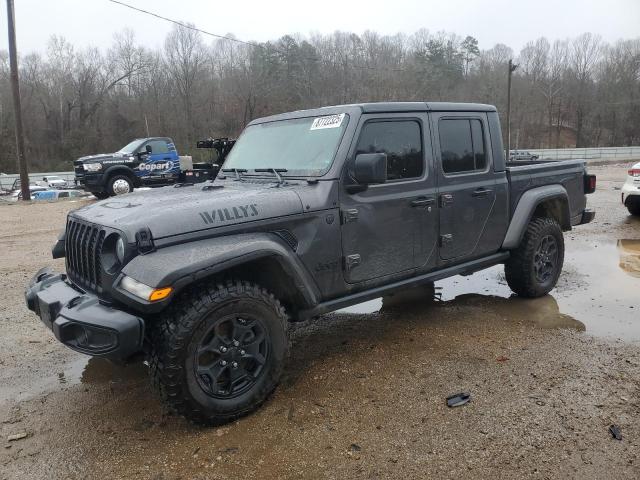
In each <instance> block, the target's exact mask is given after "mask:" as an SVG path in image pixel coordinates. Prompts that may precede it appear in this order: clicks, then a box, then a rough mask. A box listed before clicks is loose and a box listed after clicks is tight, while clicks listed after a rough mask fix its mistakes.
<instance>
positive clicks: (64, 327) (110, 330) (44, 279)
mask: <svg viewBox="0 0 640 480" xmlns="http://www.w3.org/2000/svg"><path fill="white" fill-rule="evenodd" d="M25 299H26V302H27V307H28V308H29V310H31V311H33V312H35V313H36V314H37V315H38V316H39V317H40V320H42V322H43V323H44V324H45V325H46V326H47V327H48V328H49V329H50V330H52V331H53V334H54V335H55V337H56V338H57V339H58V340H59V341H60V342H62V343H64V344H65V345H66V346H68V347H69V348H71V349H73V350H76V351H78V352H81V353H85V354H87V355H93V356H97V357H106V358H109V359H112V360H124V359H126V358H128V357H130V356H132V355H133V354H135V353H137V352H139V351H140V350H142V341H143V338H144V321H143V320H142V319H141V318H140V317H136V316H135V315H131V314H129V313H127V312H123V311H121V310H117V309H115V308H112V307H110V306H107V305H104V304H102V303H100V300H99V299H98V297H96V296H95V295H91V294H88V293H86V292H81V291H79V290H77V289H76V288H74V287H73V286H72V285H71V284H69V283H67V280H66V276H65V275H62V274H57V275H56V274H53V273H52V272H51V271H50V270H49V269H42V270H40V271H39V272H38V273H37V274H36V275H35V276H34V277H33V279H32V280H31V282H30V283H29V286H28V287H27V290H26V292H25Z"/></svg>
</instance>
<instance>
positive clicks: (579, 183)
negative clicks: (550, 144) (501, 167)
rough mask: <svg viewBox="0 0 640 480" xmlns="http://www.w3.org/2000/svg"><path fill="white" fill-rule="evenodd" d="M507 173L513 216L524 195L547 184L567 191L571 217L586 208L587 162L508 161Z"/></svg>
mask: <svg viewBox="0 0 640 480" xmlns="http://www.w3.org/2000/svg"><path fill="white" fill-rule="evenodd" d="M506 172H507V178H508V180H509V186H510V195H509V207H510V209H511V213H512V214H513V211H514V210H515V207H516V205H517V204H518V200H520V197H521V196H522V194H523V193H524V192H526V191H527V190H530V189H532V188H536V187H542V186H545V185H556V184H559V185H562V186H563V187H564V188H565V189H566V190H567V194H568V197H569V210H570V215H571V218H574V217H577V216H579V215H581V214H582V211H583V210H584V209H585V207H586V199H585V197H584V175H585V173H586V167H585V161H584V160H560V161H556V160H535V161H525V162H507V163H506Z"/></svg>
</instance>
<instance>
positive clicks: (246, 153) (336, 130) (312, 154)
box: [224, 113, 349, 177]
mask: <svg viewBox="0 0 640 480" xmlns="http://www.w3.org/2000/svg"><path fill="white" fill-rule="evenodd" d="M348 120H349V119H348V116H347V115H345V114H344V113H343V114H340V115H327V116H323V117H309V118H297V119H293V120H280V121H276V122H269V123H261V124H257V125H250V126H249V127H247V128H246V129H245V130H244V132H243V133H242V135H241V136H240V138H239V139H238V141H237V142H236V144H235V145H234V146H233V148H232V149H231V152H230V153H229V156H228V157H227V160H226V161H225V162H224V168H225V169H227V168H229V169H231V168H237V169H246V170H255V169H256V168H257V169H260V168H278V169H286V172H284V173H283V175H285V176H286V175H289V176H304V177H306V176H320V175H324V174H325V173H326V172H327V170H329V167H331V163H332V162H333V157H334V156H335V154H336V150H337V149H338V145H339V144H340V139H341V138H342V134H343V133H344V129H345V128H346V126H347V122H348Z"/></svg>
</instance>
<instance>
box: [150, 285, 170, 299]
mask: <svg viewBox="0 0 640 480" xmlns="http://www.w3.org/2000/svg"><path fill="white" fill-rule="evenodd" d="M172 291H173V288H171V287H164V288H154V289H153V290H152V292H151V295H149V301H150V302H157V301H158V300H163V299H165V298H167V297H168V296H169V295H171V292H172Z"/></svg>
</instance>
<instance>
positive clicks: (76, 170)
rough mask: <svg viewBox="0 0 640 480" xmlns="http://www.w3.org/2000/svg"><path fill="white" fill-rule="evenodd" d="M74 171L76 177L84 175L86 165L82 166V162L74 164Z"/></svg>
mask: <svg viewBox="0 0 640 480" xmlns="http://www.w3.org/2000/svg"><path fill="white" fill-rule="evenodd" d="M73 171H74V173H75V175H76V178H83V177H84V167H83V166H82V163H78V164H74V166H73Z"/></svg>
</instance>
